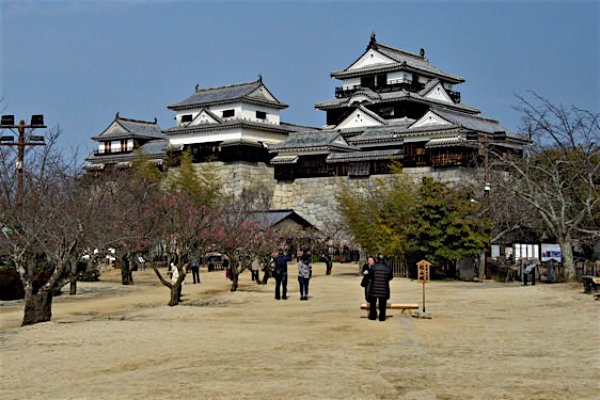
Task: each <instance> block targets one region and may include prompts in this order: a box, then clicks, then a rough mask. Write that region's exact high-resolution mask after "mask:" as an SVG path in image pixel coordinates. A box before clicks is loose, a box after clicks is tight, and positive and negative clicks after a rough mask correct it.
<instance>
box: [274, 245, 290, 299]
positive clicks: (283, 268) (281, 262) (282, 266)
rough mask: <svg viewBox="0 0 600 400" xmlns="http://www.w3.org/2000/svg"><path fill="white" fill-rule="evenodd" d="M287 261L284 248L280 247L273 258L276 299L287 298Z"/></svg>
mask: <svg viewBox="0 0 600 400" xmlns="http://www.w3.org/2000/svg"><path fill="white" fill-rule="evenodd" d="M287 261H288V258H287V257H286V256H285V255H284V253H283V249H279V252H278V254H277V256H275V257H274V258H273V262H274V264H275V266H274V267H273V276H274V277H275V299H276V300H279V299H280V298H282V299H283V300H287V272H288V271H287V267H288V266H287Z"/></svg>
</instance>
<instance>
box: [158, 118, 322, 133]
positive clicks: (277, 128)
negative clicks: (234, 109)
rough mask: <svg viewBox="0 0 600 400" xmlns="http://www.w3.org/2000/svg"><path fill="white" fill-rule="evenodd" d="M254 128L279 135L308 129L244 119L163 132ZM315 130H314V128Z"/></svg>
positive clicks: (181, 127)
mask: <svg viewBox="0 0 600 400" xmlns="http://www.w3.org/2000/svg"><path fill="white" fill-rule="evenodd" d="M240 127H241V128H252V129H261V130H267V131H271V132H279V133H288V132H296V131H298V130H302V129H306V127H303V126H300V125H293V124H285V123H281V124H269V123H264V122H258V121H251V120H244V119H231V120H227V121H224V122H223V123H221V124H200V125H193V126H179V125H176V126H172V127H171V128H167V129H165V130H164V131H163V132H164V133H165V134H167V135H170V136H171V135H178V134H188V133H194V132H210V131H219V130H224V129H230V128H240ZM312 129H314V128H312Z"/></svg>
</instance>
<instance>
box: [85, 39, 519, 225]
mask: <svg viewBox="0 0 600 400" xmlns="http://www.w3.org/2000/svg"><path fill="white" fill-rule="evenodd" d="M331 77H333V78H335V79H338V80H340V81H341V84H340V86H339V87H337V88H336V89H335V94H334V97H333V98H331V99H329V100H325V101H322V102H319V103H317V104H316V105H315V107H316V108H317V109H319V110H322V111H324V112H325V113H326V123H325V125H324V126H322V127H309V126H302V125H298V124H290V123H286V122H282V121H281V119H280V115H279V112H280V110H282V109H285V108H287V107H288V106H287V104H285V103H282V102H280V101H279V100H278V99H277V98H276V97H275V96H274V95H273V94H272V93H271V92H270V91H269V89H268V88H267V87H266V85H265V84H264V82H263V79H262V77H259V79H258V80H256V81H252V82H247V83H240V84H234V85H229V86H221V87H214V88H200V87H199V86H196V88H195V90H194V92H193V93H192V94H191V95H190V96H188V97H187V98H185V99H184V100H182V101H180V102H178V103H176V104H173V105H169V106H168V108H169V109H170V110H173V111H174V112H175V120H176V123H175V125H174V126H172V127H170V128H167V129H164V130H162V129H161V128H160V127H159V126H158V125H157V121H156V120H154V121H153V122H151V121H140V120H133V119H128V118H123V117H120V116H119V114H117V115H116V117H115V119H114V121H113V122H112V123H111V124H110V125H109V126H108V127H107V128H106V129H105V130H104V131H103V132H102V133H100V134H99V135H97V136H94V137H93V138H92V139H93V140H95V141H97V142H98V150H97V151H95V152H94V154H93V155H91V156H90V157H88V158H87V159H86V160H87V161H88V164H87V165H86V166H85V169H86V170H88V171H89V172H93V173H99V172H100V171H106V170H113V169H119V168H127V167H128V166H130V165H131V162H132V160H133V158H134V157H135V152H136V151H137V152H139V153H141V154H143V155H144V157H146V158H147V159H149V160H151V161H152V162H154V163H156V165H157V166H158V167H159V168H160V167H161V166H162V165H163V163H164V160H165V158H166V155H167V151H175V152H177V151H184V150H189V151H190V152H191V154H192V156H193V161H194V162H195V163H206V162H210V163H214V164H215V165H216V167H217V168H216V170H218V171H219V174H220V176H221V178H222V180H223V183H224V185H223V191H224V192H225V193H230V194H240V193H241V192H242V191H243V190H244V188H247V187H248V186H249V185H260V186H261V187H262V188H264V189H265V190H266V191H267V192H268V193H271V194H272V197H271V201H270V207H271V208H273V209H294V210H295V211H296V212H297V213H298V214H300V215H302V216H303V217H304V218H305V219H307V220H308V221H310V222H311V223H313V224H314V225H316V226H317V227H321V228H322V227H324V226H325V225H327V224H328V223H329V222H330V219H331V218H332V215H335V212H334V204H335V198H334V197H335V190H336V183H335V182H336V180H338V179H347V180H353V179H361V180H373V179H375V178H376V177H381V176H385V175H388V176H389V174H390V173H391V170H390V165H391V164H392V163H393V162H395V161H399V162H400V163H401V164H402V166H403V169H404V172H406V173H409V174H412V175H413V176H414V177H415V178H419V177H422V176H433V177H435V178H437V179H440V180H443V181H449V182H453V181H454V182H458V181H461V180H465V179H467V180H470V181H471V182H474V181H478V180H479V181H481V187H482V189H483V188H484V185H485V187H486V190H487V188H488V186H487V185H488V182H486V177H485V176H484V177H481V176H480V175H481V169H480V168H477V167H478V166H480V165H481V161H482V159H483V158H484V156H485V157H487V154H489V152H490V150H493V152H494V154H502V155H504V156H515V157H518V156H521V155H522V153H523V148H524V146H525V145H526V144H527V143H528V140H527V139H526V138H523V137H521V136H518V135H516V134H514V133H511V132H510V131H509V130H507V129H506V128H504V127H503V126H501V125H500V124H499V122H498V121H496V120H493V119H489V118H484V117H482V116H481V115H480V113H481V112H480V110H478V109H476V108H474V107H471V106H469V105H466V104H463V103H462V102H461V96H460V92H458V91H457V90H456V89H457V86H458V85H460V84H461V83H464V82H465V79H464V78H462V77H460V76H457V75H454V74H451V73H448V72H445V71H443V70H441V69H439V68H437V67H435V66H433V65H431V64H430V63H429V61H428V60H427V58H426V56H425V51H424V50H423V49H421V50H420V52H419V54H415V53H411V52H407V51H404V50H400V49H396V48H394V47H390V46H387V45H384V44H381V43H379V42H377V39H376V36H375V34H372V35H371V37H370V40H369V43H368V45H367V47H366V50H365V51H364V52H363V53H362V54H361V55H360V56H359V57H358V58H357V59H356V60H355V61H354V62H352V63H351V64H350V65H349V66H348V67H346V68H345V69H343V70H339V71H334V72H332V73H331Z"/></svg>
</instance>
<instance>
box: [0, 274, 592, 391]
mask: <svg viewBox="0 0 600 400" xmlns="http://www.w3.org/2000/svg"><path fill="white" fill-rule="evenodd" d="M295 268H296V267H295V265H294V264H293V265H291V266H290V271H292V274H291V276H292V278H290V281H289V284H288V287H289V295H290V298H289V299H288V300H287V301H283V300H282V301H275V300H274V298H273V288H274V284H273V282H272V281H269V284H268V285H266V286H257V285H255V284H254V283H253V282H252V281H251V280H250V275H249V274H248V272H245V273H244V274H243V275H242V276H241V285H240V289H239V290H238V292H235V293H232V292H230V291H229V281H227V280H226V279H225V274H224V272H222V271H216V272H210V273H207V272H204V271H202V273H201V279H202V284H200V285H191V284H189V282H191V275H188V276H187V278H186V281H187V282H188V284H186V285H185V287H184V289H183V299H184V301H183V303H181V304H180V305H178V306H176V307H168V306H167V305H166V304H167V302H168V300H169V293H168V289H167V288H165V287H163V286H161V285H160V283H159V282H158V279H157V278H156V276H155V275H154V274H153V272H152V271H151V270H147V271H145V272H141V271H138V272H135V273H134V280H135V282H136V285H135V286H121V285H120V284H119V275H118V273H116V271H108V272H106V273H104V274H103V275H102V276H101V279H102V280H101V281H100V282H95V283H79V294H78V295H77V296H68V294H64V295H61V296H59V297H57V298H56V299H55V302H54V304H53V319H52V322H48V323H43V324H37V325H34V326H29V327H23V328H21V327H19V325H20V322H21V319H22V316H23V315H22V314H23V303H22V301H16V302H3V303H0V367H1V372H0V376H1V378H0V398H2V399H4V400H9V399H461V400H463V399H578V400H579V399H597V398H598V396H599V394H600V345H599V344H600V320H599V318H598V317H599V315H600V302H599V301H594V300H593V299H592V297H591V296H589V295H585V294H583V291H582V288H581V287H580V285H572V284H554V285H541V284H538V285H536V286H534V287H532V286H527V287H523V286H520V285H519V284H518V283H509V284H508V285H505V284H502V283H496V282H491V281H489V282H484V283H467V282H454V281H443V282H439V281H438V282H431V283H430V284H428V285H427V286H426V290H427V292H426V296H427V297H426V311H427V312H428V313H430V314H431V316H432V318H431V319H419V318H412V317H410V316H407V315H400V314H399V312H398V311H392V312H390V315H389V318H388V320H387V321H385V322H379V321H370V320H368V319H367V318H366V314H365V312H364V311H361V310H360V309H359V305H360V303H361V302H363V301H364V298H363V289H362V288H361V287H360V285H359V283H360V277H359V276H358V275H357V270H358V267H357V266H356V265H355V264H335V265H334V268H333V275H331V276H325V275H324V266H323V265H322V264H316V265H315V267H314V270H315V276H314V277H313V279H312V280H311V282H310V299H309V301H300V300H299V295H298V282H297V280H296V278H295V274H294V273H293V272H295ZM66 289H67V291H68V288H66ZM421 290H422V286H421V285H420V284H419V283H418V282H416V281H411V280H408V279H405V278H396V279H394V280H393V281H392V298H391V300H390V301H391V302H392V303H419V304H420V307H422V291H421Z"/></svg>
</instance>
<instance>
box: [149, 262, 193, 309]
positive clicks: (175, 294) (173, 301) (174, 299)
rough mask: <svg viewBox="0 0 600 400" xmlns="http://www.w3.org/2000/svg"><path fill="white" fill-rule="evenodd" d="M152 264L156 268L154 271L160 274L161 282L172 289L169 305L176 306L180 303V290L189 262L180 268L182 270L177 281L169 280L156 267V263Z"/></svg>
mask: <svg viewBox="0 0 600 400" xmlns="http://www.w3.org/2000/svg"><path fill="white" fill-rule="evenodd" d="M151 266H152V269H153V270H154V272H155V273H156V276H158V279H159V280H160V282H161V283H162V284H163V285H165V286H166V287H168V288H169V290H170V293H171V297H170V299H169V304H168V305H169V306H171V307H173V306H176V305H177V304H179V290H180V289H179V288H180V287H181V285H182V283H183V280H184V279H185V275H186V273H185V271H186V270H187V264H185V265H184V266H182V267H179V268H178V271H181V273H180V274H179V278H177V281H176V282H169V281H168V280H166V279H165V278H164V277H163V276H162V275H161V273H160V271H159V270H158V268H157V267H156V264H154V263H152V265H151ZM176 268H177V267H176Z"/></svg>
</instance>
